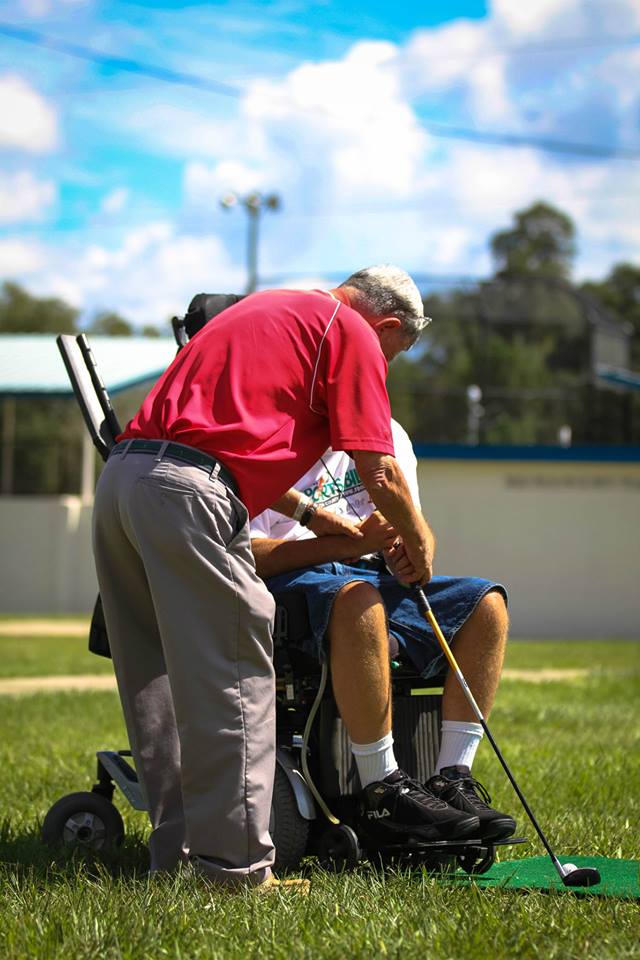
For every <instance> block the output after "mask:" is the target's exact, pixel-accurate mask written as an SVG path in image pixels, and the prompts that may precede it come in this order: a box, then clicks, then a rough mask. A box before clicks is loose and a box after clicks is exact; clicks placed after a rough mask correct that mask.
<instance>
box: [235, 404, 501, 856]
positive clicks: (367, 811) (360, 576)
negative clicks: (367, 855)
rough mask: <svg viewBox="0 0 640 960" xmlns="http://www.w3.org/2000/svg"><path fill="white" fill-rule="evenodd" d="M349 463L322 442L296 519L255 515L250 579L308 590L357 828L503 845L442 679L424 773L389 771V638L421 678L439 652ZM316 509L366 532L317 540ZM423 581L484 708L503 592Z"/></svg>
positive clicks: (473, 726) (382, 836) (408, 467)
mask: <svg viewBox="0 0 640 960" xmlns="http://www.w3.org/2000/svg"><path fill="white" fill-rule="evenodd" d="M392 429H393V440H394V447H395V450H396V458H397V460H398V462H399V464H400V466H401V468H402V470H403V472H404V474H405V477H406V478H407V482H408V483H409V486H410V489H411V493H412V496H413V499H414V501H415V503H416V505H417V506H418V508H419V509H420V500H419V494H418V484H417V476H416V467H417V463H416V458H415V455H414V453H413V449H412V447H411V441H410V439H409V437H408V436H407V434H406V433H405V431H404V430H403V429H402V427H401V426H400V425H399V424H398V423H396V422H395V421H392ZM354 458H355V462H354V460H351V459H350V457H349V456H348V454H346V453H343V452H334V451H332V450H328V451H327V453H326V454H325V455H324V456H323V457H322V458H321V459H320V461H319V462H318V463H317V464H315V466H314V467H312V468H311V470H309V471H308V472H307V473H306V474H305V476H304V477H302V478H301V480H300V481H299V482H298V483H297V484H296V489H297V490H298V491H299V492H300V494H301V498H300V501H299V504H298V506H297V508H296V512H295V514H294V518H292V519H290V518H289V517H286V516H284V515H283V514H280V513H276V512H275V511H272V510H266V511H264V512H263V513H262V514H260V515H259V516H258V517H256V518H255V519H254V520H253V521H252V523H251V537H252V549H253V553H254V557H255V560H256V567H257V571H258V574H259V575H260V576H261V577H263V578H264V579H265V581H266V584H267V586H268V587H269V589H270V590H271V592H272V593H274V594H276V595H282V594H286V593H287V592H289V591H291V592H296V593H303V594H304V595H305V599H306V601H307V608H308V615H309V622H310V626H311V633H310V635H309V638H308V642H307V645H306V647H305V652H306V653H308V654H311V655H312V656H314V657H315V658H317V659H324V658H325V657H327V656H328V658H329V664H330V671H331V678H332V684H333V691H334V696H335V699H336V703H337V706H338V709H339V711H340V715H341V717H342V720H343V722H344V724H345V727H346V729H347V732H348V734H349V738H350V740H351V744H352V751H353V754H354V758H355V761H356V765H357V770H358V775H359V779H360V783H361V786H362V788H363V789H362V794H361V802H360V817H361V825H362V828H363V830H365V832H366V833H367V834H368V835H369V836H370V837H371V839H372V840H373V841H379V842H381V843H394V842H402V841H404V840H406V839H407V838H411V839H416V840H458V839H460V838H464V837H471V836H473V837H476V838H477V837H480V838H482V839H485V840H499V839H504V838H505V837H508V836H511V835H512V834H513V832H514V831H515V826H516V824H515V821H514V820H513V818H512V817H510V816H508V815H507V814H505V813H501V812H499V811H497V810H494V809H493V808H492V807H491V806H490V797H489V795H488V794H487V792H486V790H485V789H484V787H483V786H482V785H481V784H480V783H478V781H477V780H475V779H474V778H473V777H472V775H471V767H472V764H473V760H474V756H475V753H476V750H477V747H478V745H479V743H480V740H481V738H482V736H483V730H482V727H481V725H480V724H478V723H476V722H475V717H474V716H473V714H472V713H471V711H470V708H469V706H468V704H467V701H466V699H465V697H464V695H463V693H462V690H461V689H460V688H459V686H458V683H457V680H456V678H455V676H454V675H453V674H452V673H449V674H448V675H447V679H446V682H445V687H444V694H443V703H442V711H443V722H442V741H441V747H440V754H439V757H438V762H437V765H436V770H435V773H434V775H433V776H432V777H431V779H430V780H429V781H428V783H426V784H420V783H418V782H416V781H414V780H412V779H410V778H409V777H408V776H407V775H406V774H405V773H404V772H403V771H401V770H399V769H398V764H397V762H396V759H395V755H394V750H393V735H392V729H391V687H390V664H389V659H390V658H389V647H390V640H391V642H392V643H393V641H396V642H397V644H398V645H399V647H400V649H401V651H402V653H403V655H404V656H405V657H407V658H408V659H409V660H410V661H411V662H412V664H413V666H414V667H415V668H416V669H417V670H418V671H419V672H420V673H421V675H422V677H424V678H428V677H434V676H437V675H438V674H439V673H442V672H443V668H444V666H445V660H444V656H443V654H442V653H441V651H440V647H439V646H438V643H437V640H436V638H435V637H434V636H433V634H432V632H431V629H430V627H429V626H428V624H427V623H426V622H425V620H424V619H423V617H422V615H421V613H420V611H419V609H418V606H417V603H416V599H415V596H414V593H413V591H412V590H410V589H408V588H407V587H406V586H404V585H403V583H402V581H403V579H404V578H407V577H408V576H410V574H411V569H412V568H411V565H410V564H409V561H408V559H407V557H406V554H405V552H404V550H403V545H402V542H401V540H400V539H399V538H398V537H397V536H396V534H395V531H394V530H393V529H392V527H391V526H390V525H389V524H388V523H387V522H386V520H385V519H384V518H383V517H382V516H381V515H380V514H379V513H377V512H375V508H374V505H373V504H372V502H371V500H370V498H369V495H368V493H367V491H366V489H365V487H364V485H363V483H362V482H361V481H360V477H359V474H358V469H357V467H358V453H357V452H354ZM320 508H321V510H322V511H323V512H324V511H327V510H328V511H332V512H334V513H336V514H339V515H340V514H341V515H342V516H343V518H344V520H345V521H347V520H351V521H353V522H354V523H356V524H357V526H358V527H359V528H360V530H361V532H362V533H363V534H364V537H363V539H360V540H354V539H353V538H352V537H350V536H347V535H342V536H341V535H329V536H315V535H314V534H313V533H312V532H311V530H310V529H309V523H310V522H311V521H312V520H313V519H314V516H315V513H316V511H317V510H318V509H320ZM314 527H316V529H318V524H316V523H314ZM354 553H355V554H357V556H354ZM425 589H426V591H427V595H428V598H429V602H430V603H431V605H432V608H433V610H434V613H435V615H436V618H437V620H438V621H439V623H440V625H441V626H442V629H443V631H444V633H445V636H447V637H448V638H449V640H450V642H452V645H453V647H454V650H455V655H456V658H457V660H458V662H459V664H460V666H461V669H462V671H463V673H464V675H465V677H466V678H467V680H468V682H469V685H470V687H471V689H472V690H473V693H474V696H475V698H476V700H477V701H478V704H479V706H480V709H481V710H482V711H483V713H484V715H485V716H487V715H488V713H489V711H490V709H491V705H492V703H493V700H494V697H495V693H496V690H497V687H498V683H499V679H500V672H501V669H502V662H503V658H504V649H505V644H506V638H507V627H508V617H507V610H506V591H505V589H504V587H503V586H501V585H500V584H498V583H493V582H491V581H489V580H481V579H478V578H472V577H434V578H433V579H432V580H431V582H430V583H429V584H428V586H427V587H426V588H425Z"/></svg>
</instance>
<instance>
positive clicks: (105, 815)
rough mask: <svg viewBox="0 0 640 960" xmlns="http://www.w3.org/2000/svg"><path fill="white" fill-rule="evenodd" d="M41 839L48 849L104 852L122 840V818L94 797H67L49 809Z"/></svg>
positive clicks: (73, 794)
mask: <svg viewBox="0 0 640 960" xmlns="http://www.w3.org/2000/svg"><path fill="white" fill-rule="evenodd" d="M41 836H42V839H43V840H44V842H45V843H47V844H49V845H50V846H60V845H61V846H64V847H83V848H84V849H86V850H93V851H104V850H111V849H113V847H117V846H119V845H120V844H121V843H122V841H123V839H124V824H123V822H122V817H121V816H120V814H119V813H118V811H117V810H116V808H115V807H114V805H113V804H112V803H111V802H110V801H109V800H107V799H106V798H105V797H101V796H100V795H99V794H97V793H89V792H86V793H70V794H68V795H67V796H66V797H61V799H60V800H58V801H57V803H54V805H53V806H52V807H51V809H50V810H49V812H48V813H47V815H46V817H45V818H44V821H43V823H42V830H41Z"/></svg>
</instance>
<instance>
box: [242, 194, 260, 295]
mask: <svg viewBox="0 0 640 960" xmlns="http://www.w3.org/2000/svg"><path fill="white" fill-rule="evenodd" d="M245 206H246V209H247V215H248V217H249V224H248V232H247V293H254V292H255V291H256V290H257V288H258V221H259V219H260V206H259V205H255V206H254V205H252V204H250V203H247V204H245Z"/></svg>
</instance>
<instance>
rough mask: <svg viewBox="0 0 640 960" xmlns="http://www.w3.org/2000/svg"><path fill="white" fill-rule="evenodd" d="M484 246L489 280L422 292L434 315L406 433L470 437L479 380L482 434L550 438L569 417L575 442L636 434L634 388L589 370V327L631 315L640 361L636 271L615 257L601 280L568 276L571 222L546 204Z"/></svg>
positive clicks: (439, 438) (483, 437) (520, 215)
mask: <svg viewBox="0 0 640 960" xmlns="http://www.w3.org/2000/svg"><path fill="white" fill-rule="evenodd" d="M490 244H491V250H492V253H493V256H494V263H495V273H494V276H493V277H492V278H491V279H489V280H487V281H486V282H483V283H480V284H478V285H477V286H475V287H469V288H467V289H454V290H451V291H448V292H447V293H445V294H441V295H431V296H429V297H427V298H426V300H425V312H426V313H427V314H429V315H430V316H432V317H433V318H434V323H433V324H432V325H431V326H430V327H429V328H428V330H427V332H426V334H425V335H424V337H423V338H422V339H423V341H424V342H423V344H422V352H421V356H420V359H419V362H418V364H417V366H418V367H419V369H420V376H419V377H418V378H416V377H415V376H414V377H413V379H412V383H411V388H412V390H413V410H412V413H411V419H410V420H409V421H408V422H409V423H410V424H411V427H412V428H413V432H414V439H416V440H419V441H424V442H432V441H436V442H445V441H447V442H468V441H471V440H473V439H475V437H476V434H477V430H476V429H475V427H474V423H473V405H472V403H471V401H470V400H469V399H468V396H467V391H468V388H469V387H470V386H471V385H477V386H478V387H480V389H481V391H482V400H481V418H480V430H479V439H480V441H481V442H487V443H551V444H553V443H557V442H558V435H559V430H560V427H562V426H563V425H565V424H568V425H569V426H570V427H571V429H572V433H573V440H574V442H577V443H589V442H593V443H629V442H636V443H637V442H640V410H638V411H636V408H637V407H638V403H639V401H638V398H633V397H631V396H630V395H629V394H626V395H620V394H615V393H613V392H612V391H609V390H606V389H604V388H601V387H599V386H598V385H596V384H595V383H594V380H593V371H592V369H591V353H592V337H593V335H594V330H595V329H596V328H597V327H598V325H603V324H604V325H605V326H607V325H608V326H610V325H611V323H612V321H613V322H614V323H615V322H616V318H617V320H618V321H626V322H631V323H632V324H633V327H634V346H633V348H632V359H633V363H634V364H635V366H636V368H638V367H640V270H639V269H638V268H636V267H633V266H632V265H630V264H622V265H620V266H618V267H616V268H614V270H612V272H611V274H610V276H609V277H608V278H607V279H606V280H605V281H603V283H602V284H587V285H585V286H584V287H582V288H579V287H576V286H574V285H573V284H572V283H571V281H570V279H569V276H570V269H571V259H572V256H573V253H574V250H575V229H574V226H573V224H572V222H571V220H570V219H569V218H568V217H567V216H566V214H564V213H562V212H561V211H559V210H556V209H555V208H553V207H551V206H549V205H548V204H545V203H535V204H533V206H531V207H529V208H528V209H527V210H522V211H519V212H517V213H516V214H515V216H514V222H513V225H512V227H511V228H510V229H507V230H502V231H500V232H498V233H496V234H494V236H493V237H492V238H491V241H490ZM395 389H396V390H397V387H395ZM405 406H406V400H405Z"/></svg>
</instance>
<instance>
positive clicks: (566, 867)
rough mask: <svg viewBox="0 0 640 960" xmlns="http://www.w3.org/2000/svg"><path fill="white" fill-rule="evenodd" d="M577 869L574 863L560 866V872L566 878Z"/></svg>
mask: <svg viewBox="0 0 640 960" xmlns="http://www.w3.org/2000/svg"><path fill="white" fill-rule="evenodd" d="M577 869H578V868H577V867H576V865H575V863H563V864H562V872H563V873H564V875H565V876H566V875H567V874H568V873H571V871H572V870H577Z"/></svg>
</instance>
